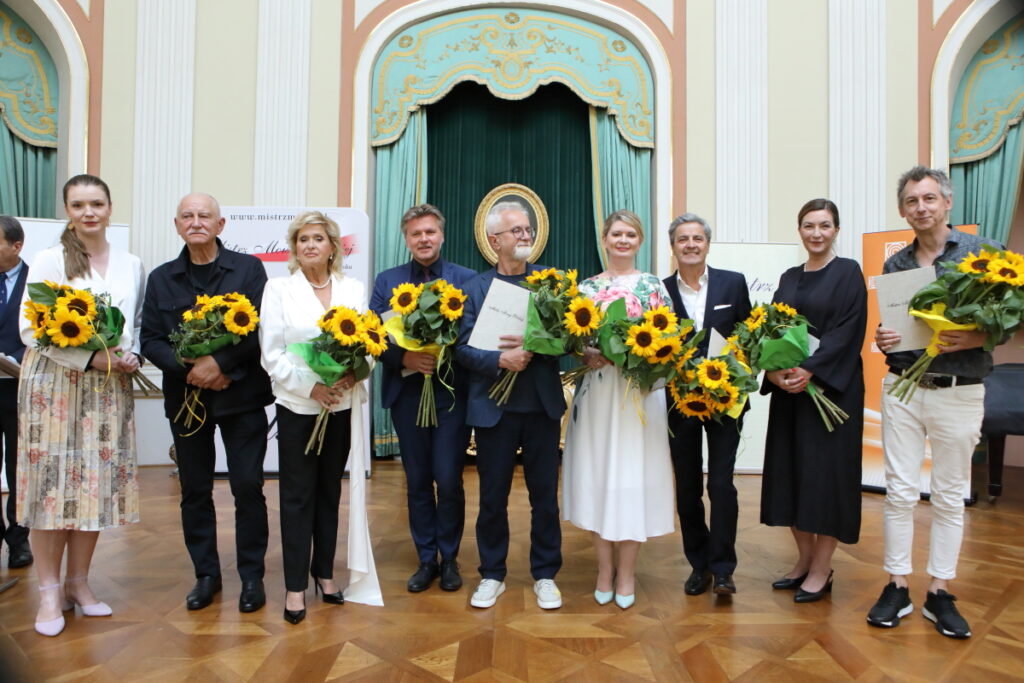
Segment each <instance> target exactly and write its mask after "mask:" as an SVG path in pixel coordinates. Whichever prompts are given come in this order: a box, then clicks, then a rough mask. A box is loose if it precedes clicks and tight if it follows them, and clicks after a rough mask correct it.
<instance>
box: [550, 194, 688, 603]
mask: <svg viewBox="0 0 1024 683" xmlns="http://www.w3.org/2000/svg"><path fill="white" fill-rule="evenodd" d="M601 235H602V237H601V239H602V245H603V247H604V249H605V252H606V254H607V257H608V258H607V264H608V265H607V269H606V270H605V271H604V272H603V273H601V274H600V275H596V276H594V277H592V278H588V279H587V280H584V281H583V282H581V283H580V293H581V294H585V295H587V296H590V297H591V298H593V299H594V300H595V301H596V302H598V304H599V305H600V306H601V307H602V308H607V307H608V305H609V304H610V303H612V302H613V301H616V300H618V299H625V302H626V310H627V313H628V315H629V316H630V317H639V316H641V315H643V313H644V311H647V310H650V309H652V308H658V307H659V306H666V305H668V302H669V296H668V292H666V291H665V287H664V285H663V284H662V283H661V281H660V280H659V279H658V278H657V277H656V276H654V275H651V274H650V273H642V272H640V271H639V270H637V269H636V268H635V266H634V261H635V258H636V253H637V251H638V250H639V249H640V245H641V243H642V242H643V239H644V232H643V226H642V225H641V223H640V219H639V218H638V217H637V216H636V215H635V214H633V213H631V212H629V211H616V212H615V213H613V214H612V215H610V216H608V218H607V219H606V220H605V222H604V228H603V231H602V233H601ZM583 362H584V363H586V364H587V365H588V366H589V367H590V368H591V369H592V371H591V372H588V373H587V374H586V375H584V376H583V380H582V381H581V382H580V384H579V386H578V387H577V389H576V395H575V398H574V400H573V405H572V408H571V409H570V410H571V412H570V421H569V426H568V430H567V433H566V439H565V441H566V443H565V456H564V458H563V465H562V467H563V474H562V511H563V518H564V519H567V520H569V521H571V522H572V523H573V524H575V525H576V526H578V527H580V528H581V529H587V530H588V531H591V532H592V533H593V540H594V549H595V551H596V552H597V586H596V589H595V590H594V599H595V600H596V601H597V602H598V603H599V604H602V605H605V604H608V603H609V602H611V601H612V599H613V598H614V599H615V603H616V604H617V605H618V606H619V607H621V608H622V609H626V608H628V607H630V606H632V604H633V602H634V599H635V583H636V560H637V556H638V554H639V552H640V544H641V543H643V542H644V541H646V540H647V539H648V537H650V536H661V535H663V534H669V533H672V532H673V531H674V530H675V522H674V513H673V510H674V508H673V505H674V498H673V493H672V462H671V458H670V456H669V447H668V418H667V413H666V410H665V392H663V391H651V392H649V393H646V394H641V393H640V392H639V390H638V389H637V388H636V387H628V386H627V383H626V380H625V378H624V377H623V376H622V373H621V372H619V370H618V368H616V367H615V366H614V365H613V364H612V363H611V361H610V360H608V359H607V358H605V357H604V356H603V355H601V352H600V351H598V350H597V349H592V348H591V349H587V350H586V351H585V353H584V357H583ZM641 413H643V416H641ZM616 551H618V552H617V557H616Z"/></svg>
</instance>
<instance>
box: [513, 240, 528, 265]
mask: <svg viewBox="0 0 1024 683" xmlns="http://www.w3.org/2000/svg"><path fill="white" fill-rule="evenodd" d="M531 251H533V245H532V244H517V245H516V250H515V251H514V252H512V257H513V258H514V259H515V260H516V261H525V260H526V259H528V258H530V252H531Z"/></svg>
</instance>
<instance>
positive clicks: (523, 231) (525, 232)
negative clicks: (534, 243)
mask: <svg viewBox="0 0 1024 683" xmlns="http://www.w3.org/2000/svg"><path fill="white" fill-rule="evenodd" d="M506 232H510V233H512V235H513V236H514V237H516V238H519V239H522V238H523V237H533V236H534V235H536V234H537V231H536V230H534V229H533V228H521V227H518V226H516V227H514V228H509V229H508V230H502V231H501V232H492V233H491V234H492V235H494V236H495V237H497V236H498V235H504V234H505V233H506Z"/></svg>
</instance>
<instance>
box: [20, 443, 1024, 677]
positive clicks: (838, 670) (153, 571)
mask: <svg viewBox="0 0 1024 683" xmlns="http://www.w3.org/2000/svg"><path fill="white" fill-rule="evenodd" d="M169 473H170V469H169V468H157V467H150V468H143V469H142V471H141V474H140V483H141V492H142V523H140V524H136V525H132V526H129V527H124V528H121V529H118V530H115V531H109V532H104V533H103V534H101V536H100V542H99V547H98V549H97V552H96V560H95V562H94V565H93V572H92V577H91V582H92V586H93V589H94V590H95V592H96V593H97V595H98V596H100V598H101V599H103V600H105V601H106V602H107V603H109V604H110V605H111V607H112V608H113V609H114V616H113V617H110V618H85V617H83V616H82V615H81V612H77V613H76V614H75V615H74V616H73V617H69V619H68V625H67V628H66V630H65V631H64V633H63V634H61V635H60V636H59V637H57V638H46V637H43V636H39V635H37V634H36V633H35V632H34V631H33V628H32V622H33V618H34V615H35V611H36V604H37V594H36V588H37V581H36V578H35V575H34V573H33V571H32V570H31V569H29V570H10V569H7V566H6V564H7V563H6V554H5V555H4V557H3V566H2V568H0V583H2V582H3V580H5V579H6V578H9V577H12V576H18V577H20V578H21V581H20V582H19V584H18V585H17V586H15V587H14V588H12V589H11V590H9V591H7V592H6V593H3V594H0V656H2V657H3V659H4V662H3V663H0V680H7V679H5V677H4V672H6V673H7V674H8V675H9V676H10V678H9V680H55V681H79V680H83V681H119V682H124V681H246V680H256V681H303V682H305V681H323V680H331V681H437V680H445V681H588V682H589V681H690V680H693V681H725V680H737V681H792V680H828V681H836V680H851V679H852V680H862V681H880V680H898V681H929V682H931V681H939V680H950V681H963V680H984V681H992V682H994V681H1001V680H1020V678H1021V676H1022V675H1024V544H1022V539H1024V473H1022V472H1021V471H1020V470H1015V469H1014V468H1008V470H1007V477H1006V491H1007V493H1006V494H1005V495H1004V496H1003V498H1002V499H1001V500H1000V501H999V502H998V503H996V504H994V505H993V504H989V503H988V502H987V501H985V500H984V497H982V498H983V500H982V501H981V502H979V503H978V504H977V505H976V506H974V507H973V508H969V509H968V511H967V515H966V534H965V539H966V540H965V543H964V547H963V552H962V555H961V560H960V565H959V574H960V576H961V578H960V579H958V580H957V581H956V582H954V586H953V592H954V593H955V594H956V595H957V596H958V597H959V602H958V606H959V608H960V610H961V611H962V613H963V614H964V616H965V617H966V618H967V619H968V620H969V622H970V624H971V627H972V630H973V632H974V637H973V638H971V639H969V640H966V641H955V640H951V639H949V638H945V637H943V636H941V635H939V634H938V633H936V632H935V630H934V628H933V626H932V624H931V622H928V621H926V620H925V619H924V618H923V617H922V616H921V614H920V607H921V603H922V602H923V598H924V591H925V589H926V587H927V583H926V581H927V579H926V577H925V576H924V574H923V568H924V566H925V562H926V554H927V545H928V527H927V524H926V523H924V521H923V520H926V519H927V518H928V517H929V515H928V514H927V513H929V510H928V504H927V503H922V504H921V505H920V506H919V514H918V518H919V519H920V520H922V521H921V522H919V523H918V524H917V526H916V529H915V531H916V537H915V542H914V548H915V550H914V560H915V563H916V566H917V567H918V574H917V575H915V577H914V578H913V580H912V582H911V595H912V598H913V600H914V603H915V612H914V613H913V614H912V615H911V616H909V617H907V618H906V619H904V621H903V624H902V625H901V626H900V627H899V628H896V629H891V630H884V629H876V628H872V627H870V626H868V625H867V624H866V623H865V621H864V617H865V614H866V613H867V610H868V609H869V608H870V607H871V605H872V604H873V603H874V601H875V599H876V598H877V596H878V594H879V592H880V591H881V589H882V586H883V584H884V582H885V577H884V575H883V574H882V571H881V569H880V567H881V558H882V525H881V516H882V498H881V496H879V495H876V494H864V495H863V513H864V514H863V520H864V522H863V528H862V533H861V539H860V543H859V544H857V545H855V546H842V545H841V546H840V547H839V550H838V551H837V552H836V555H835V576H836V578H835V590H834V592H833V594H832V597H831V599H830V600H829V599H826V600H824V601H822V602H818V603H813V604H807V605H796V604H794V603H793V602H792V593H789V592H779V591H772V590H771V588H770V586H769V583H770V582H771V580H772V579H774V578H776V577H778V576H780V575H781V574H782V573H784V572H785V571H787V570H788V569H789V565H790V563H791V562H792V559H793V554H792V542H791V540H790V536H789V534H788V531H787V530H785V529H772V528H765V527H763V526H761V525H760V524H759V523H758V501H759V498H760V481H761V480H760V477H758V476H750V475H747V476H739V477H737V486H738V488H739V493H740V524H739V542H738V555H739V568H738V570H737V572H736V575H735V579H736V583H737V586H738V589H739V592H738V594H737V595H736V596H735V597H734V598H732V599H731V600H728V599H725V600H722V599H716V598H715V597H714V596H712V595H710V594H707V595H702V596H698V597H687V596H686V595H684V594H683V591H682V582H683V580H684V578H685V577H686V575H687V574H688V567H687V566H686V565H685V561H684V559H683V556H682V551H681V547H680V541H679V537H678V533H677V534H675V535H672V536H664V537H660V538H657V539H652V540H651V541H649V542H648V543H647V544H645V546H644V547H643V549H642V551H641V554H640V561H639V564H638V584H637V600H636V605H635V606H634V607H633V608H632V609H629V610H626V611H621V610H619V608H617V607H616V606H615V605H614V603H613V604H610V605H607V606H603V607H602V606H599V605H597V604H596V603H595V602H594V600H593V597H592V591H593V588H594V579H595V569H594V560H593V551H592V548H591V544H590V539H589V537H588V536H587V534H585V533H583V532H581V531H579V530H578V529H575V528H574V527H572V526H570V525H568V524H563V529H562V531H563V555H564V565H563V568H562V571H561V572H560V573H559V575H558V577H557V580H558V584H559V587H560V588H561V591H562V596H563V607H562V608H561V609H559V610H553V611H544V610H541V609H539V608H538V607H537V604H536V602H535V599H534V596H533V592H532V581H531V579H530V577H529V571H528V562H527V556H528V553H529V547H528V543H529V528H528V521H529V506H528V501H527V497H526V491H525V486H524V484H523V479H522V473H521V471H520V472H518V473H517V475H516V480H515V483H514V485H513V493H512V499H511V502H510V518H511V526H512V531H513V537H512V545H511V549H510V553H509V576H508V579H507V580H506V585H507V586H508V590H507V592H506V593H505V594H504V595H503V596H502V597H501V598H499V600H498V603H497V605H496V606H495V607H494V608H492V609H489V610H477V609H474V608H472V607H470V606H469V604H468V600H469V595H470V593H471V591H472V589H473V588H474V587H475V585H476V583H477V580H478V578H477V575H476V570H475V565H476V543H475V540H474V537H473V523H474V521H475V518H476V510H477V495H478V486H477V476H476V472H475V470H474V469H473V468H472V467H468V468H467V469H466V475H465V481H466V492H467V509H466V513H467V515H466V517H467V533H466V535H465V538H464V542H463V548H462V557H461V560H462V567H463V576H464V578H465V580H466V586H465V587H464V588H463V589H462V590H461V591H458V592H456V593H445V592H443V591H441V590H440V589H438V588H437V586H436V584H435V585H434V587H433V588H431V589H430V590H428V591H426V592H424V593H420V594H418V595H412V594H410V593H408V592H406V590H405V582H406V579H407V578H408V576H409V574H410V573H411V572H412V570H413V569H414V568H415V562H416V559H415V554H414V552H413V548H412V543H411V541H410V540H409V536H408V527H407V521H406V513H405V489H404V475H403V473H402V470H401V467H400V465H399V464H397V463H378V464H375V467H374V477H373V479H372V481H370V482H368V484H369V510H370V519H371V535H372V537H373V540H374V554H375V557H376V561H377V569H378V572H379V575H380V579H381V584H382V588H383V592H384V602H385V607H383V608H381V607H367V606H364V605H355V604H346V605H344V606H341V607H337V606H332V605H325V604H323V603H321V602H314V601H313V598H312V593H311V592H310V593H307V600H308V601H309V613H308V616H307V618H306V620H305V621H304V622H303V623H302V624H300V625H299V626H292V625H290V624H287V623H285V622H284V621H283V619H282V618H281V610H282V608H283V598H284V588H283V585H282V573H281V557H280V536H279V531H278V528H277V525H278V515H277V509H278V505H277V482H276V481H272V480H271V481H268V482H267V484H266V494H267V499H268V505H269V507H270V510H271V540H270V550H269V552H268V555H267V576H266V586H267V593H268V603H267V606H266V607H265V608H264V609H263V610H261V611H259V612H257V613H254V614H240V613H239V612H238V610H237V595H238V588H239V584H238V578H237V575H236V574H235V572H234V566H233V559H234V551H233V531H232V529H233V523H232V511H231V502H230V493H229V492H228V485H227V482H218V483H217V485H216V503H217V508H218V512H219V517H220V525H219V544H220V551H221V559H222V562H224V563H225V566H224V591H223V592H222V593H221V594H220V596H218V599H217V600H216V601H215V602H214V604H213V605H211V606H210V607H208V608H207V609H205V610H201V611H198V612H189V611H187V610H186V609H185V604H184V598H185V594H186V593H187V592H188V590H189V588H190V587H191V585H192V582H193V578H192V572H191V565H190V563H189V560H188V557H187V555H186V553H185V549H184V544H183V541H182V538H181V529H180V522H179V516H178V485H177V480H176V479H174V478H172V477H170V476H169ZM978 474H979V475H980V476H981V477H982V479H981V481H984V471H983V470H982V471H979V472H978ZM976 488H978V489H979V490H984V489H983V487H982V485H981V484H979V485H977V486H976ZM346 511H347V492H346V493H344V494H343V500H342V512H343V518H342V523H341V524H340V538H339V548H340V550H339V553H338V555H339V560H338V567H339V570H338V572H337V573H336V578H337V579H338V580H339V581H340V582H344V580H345V571H344V569H343V563H344V552H343V548H344V545H343V544H344V534H345V531H346V529H347V525H346V523H345V514H346ZM921 513H924V514H921ZM69 614H70V613H69Z"/></svg>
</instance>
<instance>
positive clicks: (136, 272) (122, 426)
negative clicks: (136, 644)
mask: <svg viewBox="0 0 1024 683" xmlns="http://www.w3.org/2000/svg"><path fill="white" fill-rule="evenodd" d="M64 209H65V211H66V212H67V215H68V219H69V220H68V224H67V227H66V229H65V230H64V233H63V234H62V235H61V240H60V241H61V243H60V244H59V245H58V246H55V247H51V248H50V249H44V250H43V251H41V252H39V253H38V254H37V255H36V257H35V259H34V260H33V262H32V266H31V268H30V269H29V282H42V281H43V280H50V281H52V282H56V283H59V284H69V285H71V286H73V287H76V288H78V289H89V290H91V291H92V293H93V294H94V295H98V294H103V293H106V294H109V295H110V298H111V303H112V304H113V305H114V306H117V307H118V308H119V309H121V312H122V313H123V314H124V317H125V326H124V332H123V333H122V335H121V343H120V346H119V347H118V348H114V349H110V353H104V352H93V351H87V350H84V349H78V348H74V347H71V346H68V347H67V348H61V347H59V346H49V347H46V348H41V349H37V348H36V340H35V339H34V337H33V328H34V326H33V325H32V323H31V322H30V321H28V320H27V319H25V318H24V317H23V318H22V324H21V338H22V341H24V342H25V346H26V347H27V349H26V351H25V357H24V359H23V361H22V367H21V381H20V383H19V387H18V415H19V420H18V423H19V424H18V466H17V475H18V487H17V488H18V523H19V524H22V525H24V526H26V527H28V528H29V529H31V531H30V532H29V534H30V539H31V543H32V554H33V555H34V556H35V565H36V574H37V575H38V576H39V612H38V613H37V615H36V631H38V632H39V633H41V634H43V635H47V636H55V635H57V634H58V633H60V632H61V631H62V630H63V629H64V615H63V614H62V612H64V611H67V610H71V609H74V606H75V605H76V604H77V605H79V606H80V607H81V609H82V613H83V614H85V615H86V616H89V617H102V616H109V615H110V614H111V613H112V610H111V608H110V607H109V606H108V605H107V604H106V603H103V602H100V601H99V600H97V599H96V596H95V595H93V592H92V590H91V588H90V587H89V583H88V575H89V566H90V564H91V563H92V555H93V551H94V550H95V548H96V541H97V540H98V539H99V535H100V534H99V532H100V530H102V529H109V528H112V527H117V526H121V525H124V524H130V523H133V522H138V521H139V496H138V482H137V481H136V459H135V458H136V453H135V402H134V399H133V397H132V382H131V377H130V373H132V372H134V371H135V370H137V369H138V368H139V341H138V339H139V325H140V323H141V319H142V295H143V288H144V287H145V282H146V278H145V274H144V273H143V270H142V262H141V261H140V260H139V259H138V258H137V257H136V256H133V255H132V254H129V253H128V252H125V251H122V250H120V249H117V248H115V247H113V246H111V245H110V243H108V242H107V225H108V224H109V223H110V212H111V204H110V190H109V188H108V187H107V184H106V183H104V182H103V181H102V180H100V179H99V178H97V177H95V176H91V175H79V176H75V177H74V178H72V179H71V180H69V181H68V182H67V184H66V185H65V186H64ZM24 298H25V299H27V298H28V288H27V287H26V288H25V296H24ZM65 549H67V569H66V572H65V577H64V585H63V588H62V587H61V583H60V566H61V559H62V558H63V555H64V551H65Z"/></svg>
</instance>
